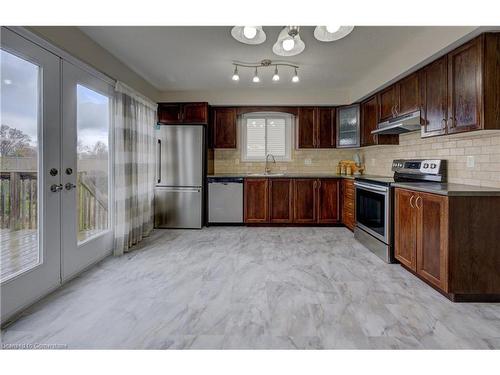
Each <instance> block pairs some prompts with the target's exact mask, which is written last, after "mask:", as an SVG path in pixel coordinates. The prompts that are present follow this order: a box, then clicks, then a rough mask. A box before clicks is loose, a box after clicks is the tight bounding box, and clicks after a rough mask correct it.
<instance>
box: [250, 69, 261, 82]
mask: <svg viewBox="0 0 500 375" xmlns="http://www.w3.org/2000/svg"><path fill="white" fill-rule="evenodd" d="M252 82H253V83H259V82H260V78H259V73H258V72H257V67H255V74H254V76H253V78H252Z"/></svg>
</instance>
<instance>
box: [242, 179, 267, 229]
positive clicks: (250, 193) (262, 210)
mask: <svg viewBox="0 0 500 375" xmlns="http://www.w3.org/2000/svg"><path fill="white" fill-rule="evenodd" d="M268 184H269V182H268V179H267V178H245V181H244V185H243V191H244V193H243V195H244V216H245V218H244V220H245V223H267V222H268V221H269V211H268Z"/></svg>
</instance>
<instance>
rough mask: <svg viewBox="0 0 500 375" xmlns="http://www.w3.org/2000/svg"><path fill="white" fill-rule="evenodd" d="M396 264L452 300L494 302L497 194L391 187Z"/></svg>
mask: <svg viewBox="0 0 500 375" xmlns="http://www.w3.org/2000/svg"><path fill="white" fill-rule="evenodd" d="M394 204H395V209H394V212H395V225H394V231H395V241H394V252H395V257H396V259H397V260H399V261H400V263H401V264H403V265H404V266H405V267H406V268H407V269H409V270H411V271H412V272H414V273H415V274H416V275H418V276H419V277H420V278H421V279H422V280H424V281H426V282H427V283H428V284H430V285H432V286H433V287H435V288H436V289H438V290H440V291H441V292H442V293H443V294H445V295H446V296H447V297H448V298H450V299H452V300H454V301H500V274H499V273H498V269H500V258H499V257H498V251H499V250H500V247H499V245H498V238H497V236H496V235H495V234H496V233H497V232H498V228H499V227H500V217H499V216H498V211H499V210H500V196H495V195H492V196H487V195H480V196H476V195H471V196H462V195H460V196H454V195H452V196H445V195H439V194H431V193H424V192H420V191H414V190H410V189H402V188H396V189H395V198H394Z"/></svg>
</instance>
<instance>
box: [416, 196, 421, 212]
mask: <svg viewBox="0 0 500 375" xmlns="http://www.w3.org/2000/svg"><path fill="white" fill-rule="evenodd" d="M419 199H420V207H419V206H418V200H419ZM415 206H416V207H417V208H418V209H421V208H422V197H421V196H420V195H419V196H417V199H416V200H415Z"/></svg>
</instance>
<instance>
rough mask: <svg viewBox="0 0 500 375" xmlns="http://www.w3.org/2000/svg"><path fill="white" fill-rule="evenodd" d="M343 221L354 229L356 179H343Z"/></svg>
mask: <svg viewBox="0 0 500 375" xmlns="http://www.w3.org/2000/svg"><path fill="white" fill-rule="evenodd" d="M341 186H342V189H341V190H342V199H341V202H342V223H343V224H344V225H345V226H346V227H347V228H349V229H350V230H351V231H353V230H354V226H355V223H356V221H355V217H354V212H355V210H354V180H349V179H342V183H341Z"/></svg>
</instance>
